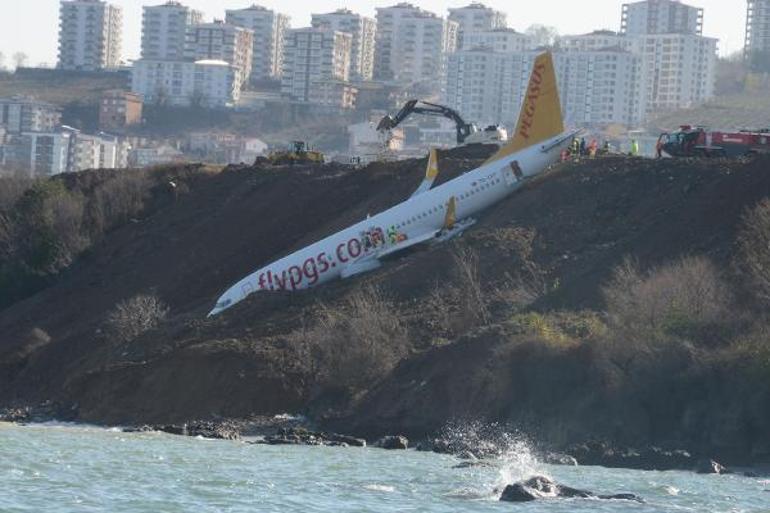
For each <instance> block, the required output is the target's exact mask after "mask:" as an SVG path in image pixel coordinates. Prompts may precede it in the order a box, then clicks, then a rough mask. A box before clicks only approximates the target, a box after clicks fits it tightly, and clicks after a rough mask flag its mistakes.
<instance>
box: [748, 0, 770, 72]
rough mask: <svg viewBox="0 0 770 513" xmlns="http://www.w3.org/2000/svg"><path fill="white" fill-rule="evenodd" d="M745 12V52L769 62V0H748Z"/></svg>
mask: <svg viewBox="0 0 770 513" xmlns="http://www.w3.org/2000/svg"><path fill="white" fill-rule="evenodd" d="M746 13H747V14H746V46H745V49H746V54H747V56H749V57H751V56H757V55H758V56H760V57H764V58H765V59H767V60H768V61H769V62H768V64H770V0H748V1H747V10H746Z"/></svg>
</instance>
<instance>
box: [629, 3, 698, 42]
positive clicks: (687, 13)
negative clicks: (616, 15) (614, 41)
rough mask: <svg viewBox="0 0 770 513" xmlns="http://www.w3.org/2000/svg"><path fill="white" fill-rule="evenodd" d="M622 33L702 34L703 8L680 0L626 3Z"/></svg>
mask: <svg viewBox="0 0 770 513" xmlns="http://www.w3.org/2000/svg"><path fill="white" fill-rule="evenodd" d="M620 32H621V33H622V34H627V35H630V36H638V35H643V34H696V35H699V36H700V35H703V9H701V8H699V7H692V6H689V5H686V4H683V3H681V2H680V1H679V0H643V1H641V2H635V3H630V4H623V9H622V14H621V21H620Z"/></svg>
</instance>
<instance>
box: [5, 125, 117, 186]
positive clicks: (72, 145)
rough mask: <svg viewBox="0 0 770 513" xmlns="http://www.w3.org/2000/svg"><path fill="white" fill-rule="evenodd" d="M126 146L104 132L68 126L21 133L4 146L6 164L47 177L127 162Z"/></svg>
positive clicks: (112, 167)
mask: <svg viewBox="0 0 770 513" xmlns="http://www.w3.org/2000/svg"><path fill="white" fill-rule="evenodd" d="M128 149H129V146H128V144H127V143H126V142H125V141H122V140H120V139H118V138H117V137H114V136H110V135H107V134H103V133H102V134H98V135H89V134H84V133H82V132H80V131H79V130H75V129H73V128H69V127H60V128H58V129H56V130H51V131H46V132H23V133H21V134H17V135H14V136H11V138H10V140H9V141H8V143H7V144H6V145H5V152H4V153H5V154H6V165H9V166H11V167H15V168H17V169H20V170H28V171H29V172H30V176H51V175H56V174H59V173H68V172H77V171H83V170H85V169H116V168H124V167H126V164H127V157H128Z"/></svg>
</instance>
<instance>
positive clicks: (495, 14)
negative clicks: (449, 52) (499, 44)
mask: <svg viewBox="0 0 770 513" xmlns="http://www.w3.org/2000/svg"><path fill="white" fill-rule="evenodd" d="M449 19H450V20H451V21H455V22H457V48H458V49H462V48H465V44H464V42H465V37H466V36H467V34H468V33H472V32H487V31H490V30H495V29H502V28H506V27H507V26H508V21H507V18H506V14H505V13H504V12H501V11H496V10H494V9H492V8H491V7H487V6H486V5H484V4H481V3H472V4H469V5H467V6H465V7H459V8H455V9H449Z"/></svg>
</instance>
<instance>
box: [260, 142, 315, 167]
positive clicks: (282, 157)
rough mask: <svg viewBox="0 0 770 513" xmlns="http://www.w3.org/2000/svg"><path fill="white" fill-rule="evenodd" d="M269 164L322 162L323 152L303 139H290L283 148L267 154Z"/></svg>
mask: <svg viewBox="0 0 770 513" xmlns="http://www.w3.org/2000/svg"><path fill="white" fill-rule="evenodd" d="M267 158H268V160H269V161H270V163H271V164H273V165H276V166H279V165H285V164H288V165H290V166H292V165H294V164H323V162H324V154H323V153H321V152H320V151H318V150H315V149H312V148H311V147H310V145H309V144H307V143H306V142H305V141H292V142H291V144H290V145H289V147H288V148H287V149H285V150H276V151H273V152H271V153H270V154H269V155H268V156H267Z"/></svg>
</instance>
